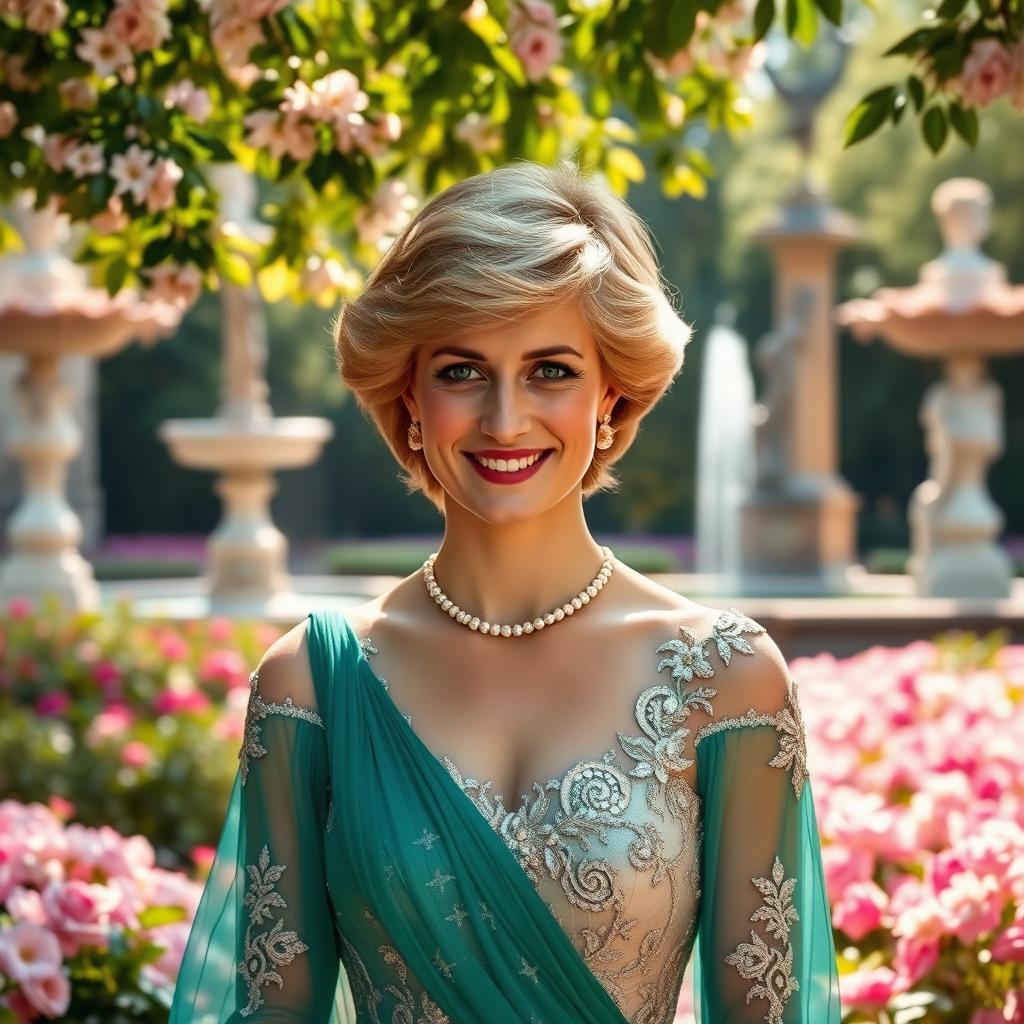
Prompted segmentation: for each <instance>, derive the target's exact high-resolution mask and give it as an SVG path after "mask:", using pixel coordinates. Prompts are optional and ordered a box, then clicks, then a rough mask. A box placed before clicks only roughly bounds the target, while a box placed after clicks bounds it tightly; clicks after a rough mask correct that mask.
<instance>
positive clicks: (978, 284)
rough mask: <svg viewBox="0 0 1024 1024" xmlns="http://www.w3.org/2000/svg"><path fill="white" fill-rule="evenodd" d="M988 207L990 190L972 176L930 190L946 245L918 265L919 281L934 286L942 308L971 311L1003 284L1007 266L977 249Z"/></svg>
mask: <svg viewBox="0 0 1024 1024" xmlns="http://www.w3.org/2000/svg"><path fill="white" fill-rule="evenodd" d="M991 209H992V190H991V189H990V188H989V187H988V185H986V184H985V183H984V182H982V181H978V180H977V179H975V178H950V179H949V180H948V181H944V182H943V183H942V184H941V185H939V187H938V188H937V189H936V190H935V192H934V193H933V194H932V210H933V212H934V213H935V216H936V218H937V219H938V222H939V228H940V230H941V231H942V238H943V241H944V242H945V248H944V249H943V251H942V253H941V255H939V256H938V257H936V258H935V259H934V260H931V261H929V262H928V263H926V264H925V265H924V266H923V267H922V268H921V270H920V273H919V279H920V282H921V284H923V285H930V286H931V287H932V288H933V289H934V290H935V299H936V304H937V305H939V306H940V307H941V308H944V309H947V310H950V311H953V312H956V311H960V310H964V309H969V308H970V307H971V306H974V305H976V304H977V303H978V302H979V301H980V299H981V298H982V297H983V296H984V295H985V293H986V292H987V291H989V290H990V289H992V288H993V287H999V286H1001V285H1005V284H1006V269H1005V268H1004V267H1003V265H1002V264H1001V263H997V262H996V261H995V260H993V259H990V258H989V257H988V256H986V255H985V254H984V253H983V252H982V251H981V249H980V248H979V246H980V245H981V243H982V242H983V241H984V240H985V238H987V237H988V233H989V230H990V227H991V225H990V222H989V218H990V213H991Z"/></svg>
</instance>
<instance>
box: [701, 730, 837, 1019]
mask: <svg viewBox="0 0 1024 1024" xmlns="http://www.w3.org/2000/svg"><path fill="white" fill-rule="evenodd" d="M777 750H778V736H777V733H776V729H775V728H774V727H773V726H772V725H745V724H744V725H740V726H739V727H738V728H735V729H734V728H731V727H730V728H727V729H723V730H721V731H718V732H714V733H711V734H709V735H705V736H704V737H703V738H702V739H701V741H700V743H699V744H698V746H697V773H698V775H697V778H698V790H699V791H700V793H701V796H702V799H703V806H704V849H703V856H702V867H703V889H704V893H703V897H702V900H701V910H700V923H699V926H698V932H697V944H696V946H695V948H694V954H693V975H694V1005H695V1009H696V1012H697V1020H698V1021H699V1022H701V1024H729V1022H733V1021H742V1022H746V1021H755V1020H756V1021H768V1022H770V1024H782V1022H786V1024H789V1022H794V1024H795V1022H801V1024H804V1022H806V1024H814V1022H816V1021H822V1022H825V1024H835V1022H838V1021H840V1020H841V1010H840V1003H839V978H838V973H837V970H836V954H835V946H834V940H833V937H832V914H831V911H830V909H829V904H828V896H827V893H826V890H825V880H824V871H823V869H822V863H821V846H820V841H819V837H818V826H817V819H816V817H815V813H814V800H813V797H812V792H811V783H810V780H809V779H807V781H805V782H803V784H802V786H801V787H800V790H801V792H800V795H799V797H797V795H796V793H795V791H794V787H793V784H792V776H791V775H790V774H789V773H787V772H785V771H778V770H776V769H775V768H774V767H773V766H772V765H771V764H770V762H771V761H772V759H774V758H776V757H777V756H778V755H777ZM799 779H800V776H799V773H797V780H798V782H799ZM756 922H763V926H760V925H757V924H756ZM751 993H753V994H752V996H751ZM748 996H751V998H750V1001H749V1002H748Z"/></svg>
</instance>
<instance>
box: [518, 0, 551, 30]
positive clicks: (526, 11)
mask: <svg viewBox="0 0 1024 1024" xmlns="http://www.w3.org/2000/svg"><path fill="white" fill-rule="evenodd" d="M534 25H536V26H540V27H541V28H549V29H553V30H556V31H557V29H558V14H557V13H556V12H555V9H554V8H553V7H552V6H551V4H549V3H548V2H547V0H515V2H513V4H512V5H511V8H510V10H509V14H508V34H509V37H510V38H511V37H512V36H514V35H518V34H519V33H520V32H523V31H525V30H526V29H527V28H530V27H531V26H534Z"/></svg>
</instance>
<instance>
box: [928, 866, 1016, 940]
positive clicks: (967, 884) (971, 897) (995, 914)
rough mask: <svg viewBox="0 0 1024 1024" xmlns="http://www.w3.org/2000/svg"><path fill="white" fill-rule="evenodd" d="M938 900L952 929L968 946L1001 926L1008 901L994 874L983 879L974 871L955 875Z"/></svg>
mask: <svg viewBox="0 0 1024 1024" xmlns="http://www.w3.org/2000/svg"><path fill="white" fill-rule="evenodd" d="M938 900H939V903H940V905H941V906H942V908H943V910H944V911H945V912H946V915H947V919H948V922H949V924H948V927H949V928H950V930H951V931H952V932H953V934H954V935H956V937H957V938H958V939H959V940H960V941H961V942H963V943H965V944H966V945H971V944H972V943H974V942H976V941H977V940H978V939H979V938H981V936H982V935H984V934H986V933H987V932H990V931H993V930H994V929H995V928H996V927H998V925H999V919H1000V916H1001V913H1002V908H1003V903H1004V902H1005V900H1004V897H1003V895H1002V893H1001V892H1000V890H999V885H998V883H997V882H996V880H995V879H994V878H992V876H991V875H987V876H985V877H979V876H978V875H976V874H974V872H973V871H962V872H960V874H958V875H954V876H953V878H952V879H951V880H950V884H949V886H948V887H947V888H945V889H943V890H942V891H941V892H940V893H939V894H938Z"/></svg>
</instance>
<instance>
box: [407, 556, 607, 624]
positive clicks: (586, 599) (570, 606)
mask: <svg viewBox="0 0 1024 1024" xmlns="http://www.w3.org/2000/svg"><path fill="white" fill-rule="evenodd" d="M601 550H602V551H603V552H604V555H605V558H604V561H603V562H602V563H601V571H600V572H599V573H598V574H597V575H596V576H595V577H594V578H593V580H592V581H591V582H590V583H588V584H587V586H586V587H584V588H583V589H582V590H581V591H580V592H579V593H578V594H577V595H576V596H575V597H574V598H572V600H570V601H566V603H565V604H563V605H561V606H560V607H558V608H555V609H554V611H550V612H548V613H547V615H538V616H537V618H535V619H533V620H532V621H531V620H527V621H526V622H517V623H515V624H514V625H499V624H498V623H497V622H484V621H483V620H481V618H480V616H479V615H472V614H471V613H470V612H464V611H463V610H462V609H461V608H460V607H459V606H458V605H457V604H455V602H454V601H452V599H451V598H450V597H448V595H447V594H446V593H445V592H444V591H443V590H442V589H441V588H440V587H439V586H438V585H437V581H436V580H435V579H434V559H435V558H437V555H438V552H436V551H435V552H434V553H433V554H432V555H431V556H430V557H429V558H428V559H427V560H426V561H425V562H424V563H423V579H424V581H425V582H426V584H427V591H428V592H429V594H430V596H431V597H432V598H433V599H434V602H435V603H436V604H437V606H438V607H439V608H440V609H441V611H443V612H447V613H448V614H449V615H450V616H451V617H452V618H453V619H455V621H456V622H459V623H461V624H462V625H463V626H468V627H469V628H470V629H475V630H477V632H479V633H487V634H489V635H490V636H522V635H523V634H524V633H532V632H533V631H534V630H535V629H536V630H540V629H543V628H544V627H545V626H551V625H553V624H554V623H556V622H561V621H562V619H564V618H565V617H566V616H567V615H572V614H573V613H574V612H578V611H579V610H580V608H582V607H583V606H584V605H585V604H589V603H590V599H591V598H592V597H597V593H598V591H599V590H601V589H602V587H604V585H605V584H606V583H607V582H608V577H609V576H611V574H612V570H613V569H614V568H615V563H614V561H613V557H614V556H613V555H612V550H611V548H608V547H605V546H604V545H603V544H602V545H601Z"/></svg>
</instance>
